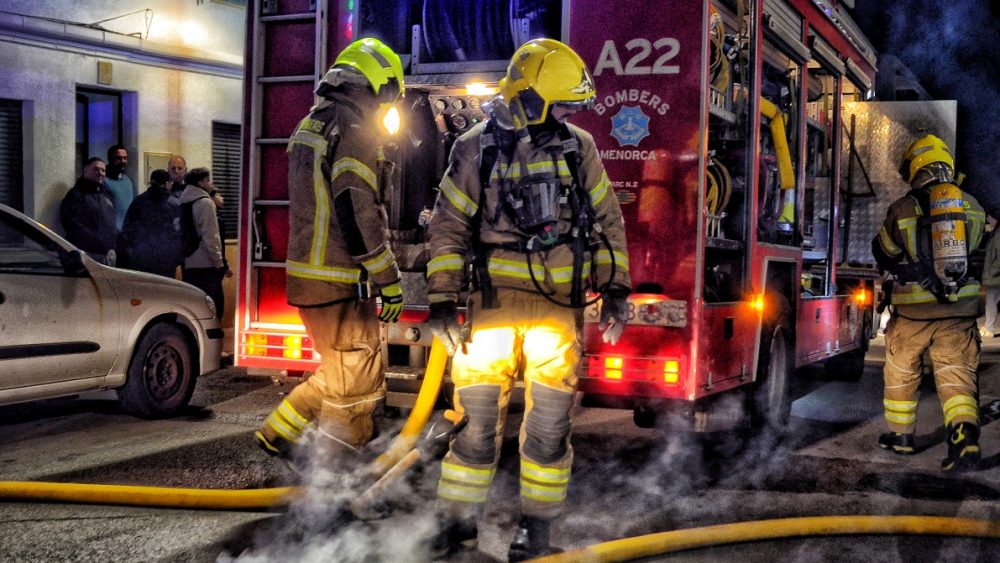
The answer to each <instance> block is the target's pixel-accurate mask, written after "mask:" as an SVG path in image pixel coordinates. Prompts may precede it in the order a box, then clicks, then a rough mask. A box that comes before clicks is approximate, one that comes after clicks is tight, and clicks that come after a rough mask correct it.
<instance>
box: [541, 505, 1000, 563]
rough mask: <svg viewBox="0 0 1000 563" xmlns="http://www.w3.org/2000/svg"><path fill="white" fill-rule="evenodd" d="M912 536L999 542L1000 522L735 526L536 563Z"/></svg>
mask: <svg viewBox="0 0 1000 563" xmlns="http://www.w3.org/2000/svg"><path fill="white" fill-rule="evenodd" d="M874 534H908V535H928V536H965V537H974V538H1000V521H990V520H973V519H969V518H947V517H940V516H807V517H802V518H778V519H773V520H758V521H755V522H736V523H733V524H721V525H718V526H706V527H704V528H691V529H686V530H673V531H670V532H660V533H657V534H648V535H645V536H636V537H634V538H625V539H621V540H615V541H609V542H605V543H599V544H596V545H591V546H588V547H585V548H582V549H574V550H571V551H565V552H563V553H557V554H554V555H547V556H545V557H539V558H537V559H532V561H535V562H538V563H542V562H544V563H569V562H573V563H576V562H580V561H586V562H598V561H600V562H605V561H632V560H634V559H639V558H643V557H652V556H655V555H662V554H665V553H674V552H678V551H684V550H688V549H698V548H703V547H713V546H719V545H726V544H736V543H746V542H751V541H760V540H773V539H781V538H793V537H805V536H837V535H874Z"/></svg>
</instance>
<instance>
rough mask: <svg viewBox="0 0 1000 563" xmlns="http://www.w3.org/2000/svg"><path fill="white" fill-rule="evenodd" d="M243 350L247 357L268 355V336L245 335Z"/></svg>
mask: <svg viewBox="0 0 1000 563" xmlns="http://www.w3.org/2000/svg"><path fill="white" fill-rule="evenodd" d="M243 349H244V351H245V353H246V355H247V356H266V355H267V335H266V334H244V335H243Z"/></svg>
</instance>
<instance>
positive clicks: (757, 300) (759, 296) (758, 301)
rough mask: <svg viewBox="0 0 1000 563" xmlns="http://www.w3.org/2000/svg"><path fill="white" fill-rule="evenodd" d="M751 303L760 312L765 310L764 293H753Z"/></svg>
mask: <svg viewBox="0 0 1000 563" xmlns="http://www.w3.org/2000/svg"><path fill="white" fill-rule="evenodd" d="M750 305H751V306H752V307H753V308H754V310H755V311H757V312H758V313H763V312H764V294H763V293H755V294H754V295H753V297H751V298H750Z"/></svg>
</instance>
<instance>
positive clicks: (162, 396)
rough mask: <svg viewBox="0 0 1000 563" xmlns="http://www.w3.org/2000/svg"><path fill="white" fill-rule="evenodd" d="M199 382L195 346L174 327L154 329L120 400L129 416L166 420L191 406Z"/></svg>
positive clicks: (144, 339)
mask: <svg viewBox="0 0 1000 563" xmlns="http://www.w3.org/2000/svg"><path fill="white" fill-rule="evenodd" d="M196 379H197V375H196V374H195V361H194V358H193V354H192V350H191V344H190V343H189V342H188V340H187V338H185V337H184V334H183V333H182V332H181V331H180V329H179V328H177V327H176V326H174V325H170V324H166V323H160V324H156V325H153V326H152V327H151V328H150V329H149V330H148V331H147V332H146V334H144V335H143V336H142V339H141V340H139V344H138V346H136V348H135V352H134V353H133V354H132V360H131V362H130V363H129V366H128V372H127V373H126V379H125V385H124V386H122V387H120V388H118V390H117V393H118V399H119V400H120V401H121V404H122V408H124V409H125V410H126V411H127V412H129V413H131V414H134V415H136V416H141V417H144V418H164V417H169V416H173V415H175V414H177V413H178V412H179V411H180V410H181V409H183V408H184V407H186V406H187V404H188V402H189V401H190V400H191V395H192V394H193V393H194V386H195V382H196Z"/></svg>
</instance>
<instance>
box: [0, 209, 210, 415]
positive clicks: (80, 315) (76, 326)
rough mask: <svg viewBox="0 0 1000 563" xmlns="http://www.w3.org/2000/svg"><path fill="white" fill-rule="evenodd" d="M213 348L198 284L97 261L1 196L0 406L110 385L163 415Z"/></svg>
mask: <svg viewBox="0 0 1000 563" xmlns="http://www.w3.org/2000/svg"><path fill="white" fill-rule="evenodd" d="M221 350H222V329H221V328H219V322H218V320H217V319H216V318H215V304H214V303H213V302H212V299H211V298H209V297H208V296H207V295H205V293H204V292H203V291H201V290H200V289H198V288H196V287H194V286H192V285H188V284H186V283H183V282H180V281H177V280H174V279H169V278H165V277H162V276H156V275H153V274H146V273H142V272H134V271H131V270H122V269H116V268H111V267H108V266H104V265H103V264H99V263H98V262H96V261H94V260H92V259H91V258H90V257H88V256H87V255H86V253H84V252H83V251H81V250H79V249H77V248H76V247H74V246H73V245H72V244H70V243H69V242H67V241H66V240H65V239H63V238H61V237H60V236H59V235H57V234H55V233H53V232H52V231H51V230H49V229H48V228H46V227H45V226H43V225H41V224H39V223H38V222H36V221H34V220H32V219H31V218H29V217H27V216H26V215H24V214H22V213H19V212H18V211H15V210H14V209H11V208H10V207H7V206H5V205H0V405H8V404H12V403H19V402H23V401H34V400H38V399H48V398H53V397H63V396H67V395H75V394H78V393H82V392H85V391H97V390H103V389H115V390H116V391H117V393H118V398H119V399H120V401H121V404H122V406H123V407H124V409H125V410H127V411H128V412H130V413H133V414H136V415H138V416H143V417H150V418H158V417H165V416H170V415H173V414H175V413H177V412H178V411H179V410H181V409H183V408H184V407H185V406H187V404H188V402H189V401H190V400H191V394H192V393H193V392H194V387H195V383H196V381H197V378H198V376H199V375H202V374H205V373H208V372H211V371H214V370H216V369H218V367H219V356H220V353H221Z"/></svg>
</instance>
